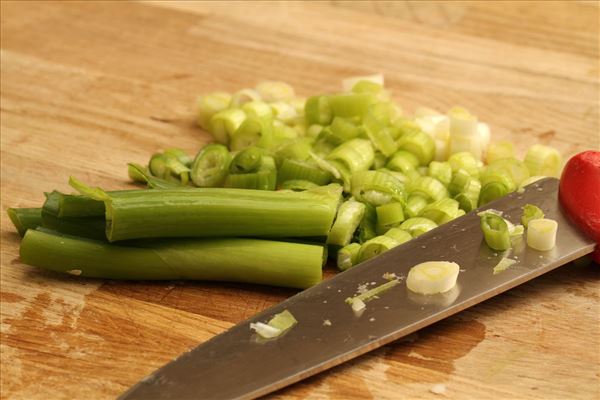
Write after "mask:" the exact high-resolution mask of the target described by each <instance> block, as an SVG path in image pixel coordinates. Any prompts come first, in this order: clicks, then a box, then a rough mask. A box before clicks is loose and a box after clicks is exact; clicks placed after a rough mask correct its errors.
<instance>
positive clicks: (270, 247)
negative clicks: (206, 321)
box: [20, 230, 323, 289]
mask: <svg viewBox="0 0 600 400" xmlns="http://www.w3.org/2000/svg"><path fill="white" fill-rule="evenodd" d="M20 256H21V260H23V262H25V263H27V264H29V265H33V266H36V267H40V268H45V269H49V270H52V271H57V272H69V271H71V270H74V269H75V270H79V271H80V275H81V276H85V277H91V278H105V279H127V280H174V279H192V280H210V281H226V282H248V283H256V284H262V285H272V286H283V287H293V288H300V289H304V288H308V287H310V286H312V285H315V284H316V283H318V282H320V281H321V274H322V271H321V263H322V257H323V246H316V245H308V244H300V243H288V242H275V241H270V240H259V239H202V240H200V239H175V240H160V241H148V242H144V243H142V242H139V243H137V244H136V245H135V246H133V245H130V246H124V245H116V244H108V243H105V242H101V241H96V240H89V239H83V238H78V237H74V236H68V235H60V234H56V233H51V232H42V231H37V230H29V231H27V233H26V234H25V237H24V238H23V240H22V242H21V249H20Z"/></svg>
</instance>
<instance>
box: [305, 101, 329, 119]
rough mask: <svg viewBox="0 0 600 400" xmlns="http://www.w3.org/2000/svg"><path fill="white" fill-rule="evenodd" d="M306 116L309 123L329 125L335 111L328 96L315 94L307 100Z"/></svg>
mask: <svg viewBox="0 0 600 400" xmlns="http://www.w3.org/2000/svg"><path fill="white" fill-rule="evenodd" d="M304 116H305V117H306V122H308V123H309V124H320V125H329V124H330V123H331V120H332V119H333V112H332V110H331V105H330V104H329V100H328V97H327V96H313V97H309V98H308V99H307V100H306V104H305V106H304Z"/></svg>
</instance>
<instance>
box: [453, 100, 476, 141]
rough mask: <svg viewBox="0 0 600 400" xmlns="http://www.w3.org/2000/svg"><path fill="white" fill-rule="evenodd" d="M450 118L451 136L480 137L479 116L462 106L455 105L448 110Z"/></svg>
mask: <svg viewBox="0 0 600 400" xmlns="http://www.w3.org/2000/svg"><path fill="white" fill-rule="evenodd" d="M448 117H449V118H450V136H467V137H470V138H479V132H478V131H477V118H476V117H475V116H474V115H472V114H471V113H470V112H469V111H467V110H466V109H464V108H461V107H454V108H452V109H451V110H450V111H449V112H448Z"/></svg>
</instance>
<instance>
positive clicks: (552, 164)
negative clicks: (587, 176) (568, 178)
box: [525, 144, 562, 177]
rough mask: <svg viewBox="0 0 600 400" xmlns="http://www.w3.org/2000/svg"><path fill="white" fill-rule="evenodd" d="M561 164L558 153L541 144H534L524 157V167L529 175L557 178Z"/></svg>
mask: <svg viewBox="0 0 600 400" xmlns="http://www.w3.org/2000/svg"><path fill="white" fill-rule="evenodd" d="M561 163H562V158H561V156H560V153H559V152H558V151H557V150H556V149H554V148H552V147H549V146H544V145H542V144H534V145H533V146H531V147H530V148H529V150H527V154H526V155H525V165H526V166H527V169H528V170H529V173H530V175H543V176H553V177H558V176H559V175H560V170H561Z"/></svg>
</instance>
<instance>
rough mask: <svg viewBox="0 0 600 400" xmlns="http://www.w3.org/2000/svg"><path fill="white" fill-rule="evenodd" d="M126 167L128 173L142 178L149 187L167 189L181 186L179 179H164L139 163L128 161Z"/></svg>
mask: <svg viewBox="0 0 600 400" xmlns="http://www.w3.org/2000/svg"><path fill="white" fill-rule="evenodd" d="M127 168H128V170H129V171H131V172H130V175H131V174H132V173H134V174H135V175H136V176H137V177H138V178H140V179H144V182H146V184H147V185H148V187H149V188H151V189H169V188H180V187H182V182H180V181H179V180H166V179H161V178H157V177H155V176H152V174H150V170H149V168H146V167H142V166H141V165H139V164H135V163H129V164H127Z"/></svg>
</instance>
